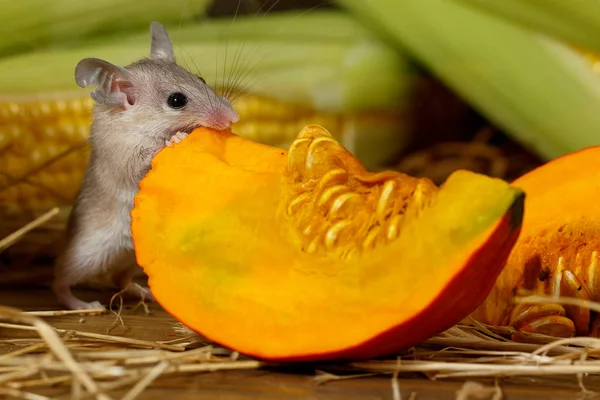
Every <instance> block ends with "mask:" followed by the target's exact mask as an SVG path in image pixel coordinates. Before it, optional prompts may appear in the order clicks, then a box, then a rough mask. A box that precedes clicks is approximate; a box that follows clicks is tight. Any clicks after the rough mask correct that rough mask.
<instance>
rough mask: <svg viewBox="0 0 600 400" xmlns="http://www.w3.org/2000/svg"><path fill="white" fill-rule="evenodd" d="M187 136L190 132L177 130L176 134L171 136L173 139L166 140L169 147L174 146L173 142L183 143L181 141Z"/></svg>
mask: <svg viewBox="0 0 600 400" xmlns="http://www.w3.org/2000/svg"><path fill="white" fill-rule="evenodd" d="M187 136H188V134H187V133H185V132H177V133H176V134H174V135H173V136H171V139H169V140H165V144H166V145H167V146H169V147H173V143H181V141H182V140H183V139H185V138H186V137H187Z"/></svg>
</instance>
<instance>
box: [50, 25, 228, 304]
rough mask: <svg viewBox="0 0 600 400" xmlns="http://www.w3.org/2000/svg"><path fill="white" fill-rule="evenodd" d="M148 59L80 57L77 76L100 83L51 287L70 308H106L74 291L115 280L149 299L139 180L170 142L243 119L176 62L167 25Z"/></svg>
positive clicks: (155, 30) (155, 29) (83, 82)
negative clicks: (135, 215)
mask: <svg viewBox="0 0 600 400" xmlns="http://www.w3.org/2000/svg"><path fill="white" fill-rule="evenodd" d="M150 32H151V36H152V41H151V46H150V56H149V57H147V58H143V59H141V60H139V61H136V62H134V63H132V64H130V65H128V66H125V67H120V66H117V65H113V64H111V63H109V62H107V61H103V60H100V59H97V58H86V59H83V60H81V61H80V62H79V63H78V64H77V67H76V68H75V81H76V82H77V84H78V85H79V86H81V87H87V86H97V88H96V89H94V90H93V91H92V92H91V94H90V95H91V97H92V98H93V99H94V100H95V104H94V109H93V122H92V125H91V132H90V137H89V141H90V147H91V154H90V160H89V164H88V166H87V169H86V172H85V176H84V179H83V182H82V185H81V188H80V190H79V193H78V195H77V197H76V200H75V203H74V205H73V208H72V211H71V214H70V216H69V219H68V222H67V238H66V239H67V241H66V247H65V249H64V251H63V252H62V253H61V254H60V255H59V256H58V257H57V260H56V264H55V269H54V273H55V275H54V282H53V285H52V289H53V291H54V293H55V294H56V297H57V299H58V301H59V302H60V303H61V304H62V305H63V306H65V307H67V308H69V309H92V308H105V307H104V306H103V305H102V304H101V303H100V302H98V301H94V302H90V303H87V302H85V301H83V300H81V299H79V298H77V297H75V296H74V295H73V293H72V292H71V287H73V286H76V285H78V284H81V283H88V284H90V283H91V284H92V285H94V284H98V283H100V284H101V285H106V284H108V285H115V286H117V287H118V288H120V290H121V291H122V293H123V294H125V295H130V296H133V297H135V298H145V299H148V300H152V296H151V293H150V291H149V289H148V288H146V287H141V286H138V285H135V284H133V283H132V278H133V276H134V274H135V273H136V272H138V271H141V269H140V268H139V266H138V265H137V263H136V259H135V253H134V249H133V242H132V237H131V231H130V212H131V209H132V208H133V200H134V196H135V195H136V193H137V192H138V188H139V182H140V180H141V179H142V178H143V177H144V176H145V175H146V173H147V172H148V171H149V170H150V167H151V160H152V158H153V157H154V155H155V154H156V153H158V151H160V150H161V149H162V148H164V147H165V146H173V145H174V143H180V142H181V141H182V140H185V138H186V136H187V135H188V134H189V133H190V132H191V131H192V130H193V129H194V128H196V127H199V126H205V127H209V128H213V129H217V130H223V129H227V128H230V127H231V125H232V124H234V123H236V122H237V121H238V120H239V116H238V114H237V113H236V112H235V111H234V109H233V107H232V105H231V103H230V102H229V101H228V100H227V99H225V98H224V97H221V96H219V95H217V93H216V92H215V91H214V90H213V89H212V88H210V87H209V86H208V85H207V84H206V82H205V81H204V79H202V78H201V77H198V76H196V75H194V74H192V73H191V72H189V71H187V70H186V69H184V68H183V67H181V66H179V65H178V64H177V63H176V60H175V54H174V51H173V45H172V43H171V39H170V38H169V36H168V34H167V31H166V30H165V28H164V27H163V26H162V25H161V24H160V23H158V22H153V23H152V24H151V25H150Z"/></svg>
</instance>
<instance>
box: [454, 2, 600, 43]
mask: <svg viewBox="0 0 600 400" xmlns="http://www.w3.org/2000/svg"><path fill="white" fill-rule="evenodd" d="M456 1H459V2H463V3H465V4H467V5H469V6H475V7H478V8H480V9H481V10H484V11H487V12H490V13H492V14H495V15H498V16H500V17H503V18H506V19H507V20H508V21H510V22H515V23H519V24H522V25H523V26H525V27H528V28H531V29H533V30H539V31H540V32H545V33H546V34H548V35H551V36H554V37H556V38H558V39H561V40H564V41H567V42H570V43H573V44H577V45H579V46H581V47H586V48H588V49H590V50H594V51H596V52H600V2H599V1H598V0H568V1H565V0H543V1H540V0H501V1H498V0H456Z"/></svg>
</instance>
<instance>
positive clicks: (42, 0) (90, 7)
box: [0, 0, 211, 56]
mask: <svg viewBox="0 0 600 400" xmlns="http://www.w3.org/2000/svg"><path fill="white" fill-rule="evenodd" d="M210 4H211V0H169V1H164V0H144V2H136V1H131V0H89V1H85V0H82V1H65V0H19V1H4V2H2V11H1V12H0V56H6V55H10V54H15V53H19V52H20V53H22V52H27V51H31V50H35V49H38V48H40V47H45V46H52V47H61V46H65V45H68V44H70V43H75V42H79V41H83V40H85V39H86V38H87V37H89V36H93V35H98V34H111V33H113V34H114V33H118V34H122V32H124V31H131V30H136V29H139V28H141V27H143V26H148V25H149V24H150V22H152V21H153V20H159V21H161V22H163V23H179V22H186V21H190V20H191V19H192V18H195V17H197V16H199V15H203V14H204V13H205V11H206V9H207V8H208V6H210Z"/></svg>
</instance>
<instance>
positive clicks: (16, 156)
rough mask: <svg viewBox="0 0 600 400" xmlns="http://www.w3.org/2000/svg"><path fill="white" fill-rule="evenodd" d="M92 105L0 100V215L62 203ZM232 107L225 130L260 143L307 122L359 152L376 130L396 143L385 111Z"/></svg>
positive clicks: (62, 99)
mask: <svg viewBox="0 0 600 400" xmlns="http://www.w3.org/2000/svg"><path fill="white" fill-rule="evenodd" d="M92 106H93V100H92V99H91V98H90V97H89V96H88V95H81V94H77V95H74V96H70V97H67V96H65V95H56V96H55V97H54V98H46V99H39V98H36V99H33V100H18V101H9V100H4V101H3V100H0V221H2V219H3V218H9V217H12V218H14V217H18V216H19V215H20V216H26V217H24V219H30V218H32V216H34V215H37V214H39V213H42V212H45V211H47V210H48V209H50V208H51V207H54V206H67V207H68V206H70V204H71V203H72V201H73V200H74V197H75V195H76V193H77V190H78V189H79V185H80V183H81V179H82V178H83V174H84V172H85V166H86V164H87V161H88V154H89V148H88V146H87V143H86V138H87V137H88V135H89V128H90V123H91V110H92ZM234 107H235V108H236V110H237V111H238V113H239V114H240V122H239V123H238V124H236V125H235V126H234V127H233V131H234V132H236V133H238V134H240V135H241V136H243V137H246V138H249V139H252V140H255V141H258V142H262V143H265V144H270V145H275V146H281V147H287V145H288V144H289V143H290V142H291V141H292V140H293V138H294V137H295V136H296V135H297V133H298V132H299V131H300V130H301V129H302V128H303V127H304V126H305V125H307V124H320V125H322V126H324V127H325V128H326V129H328V130H330V131H331V132H332V134H334V135H336V136H337V138H338V139H339V140H340V141H342V142H343V143H344V144H345V145H346V146H347V147H348V148H349V149H350V150H351V151H358V152H359V153H360V151H363V150H364V149H367V150H368V147H367V146H368V145H370V146H372V147H373V149H374V150H373V151H378V152H380V151H381V146H380V145H378V143H377V138H378V137H380V138H383V140H387V141H390V135H393V136H394V137H398V138H399V139H397V141H398V148H401V147H402V146H403V144H404V143H402V140H401V139H400V138H401V137H402V135H397V129H399V127H400V126H401V122H402V121H401V119H399V118H396V115H395V113H394V112H393V111H389V112H388V111H381V112H377V113H375V112H372V113H364V114H351V115H350V114H348V115H344V114H334V113H323V112H317V111H314V110H311V109H307V108H303V107H298V106H295V105H291V104H285V103H281V102H279V101H274V100H270V99H266V98H264V97H257V96H254V95H246V96H242V97H240V98H238V100H237V101H236V103H235V105H234ZM365 127H366V128H365ZM382 128H383V129H382ZM366 129H368V130H369V131H370V132H369V135H367V136H368V138H365V143H363V144H360V143H359V141H358V140H357V139H360V137H365V135H360V133H361V130H362V131H365V130H366ZM371 131H372V132H371ZM382 132H383V135H382V134H381V133H382ZM363 133H364V132H363ZM386 134H387V135H388V136H387V137H385V135H386ZM378 146H379V147H378ZM388 147H389V146H388ZM357 149H358V150H357ZM365 151H366V150H365ZM5 221H6V219H5ZM3 233H4V232H1V229H0V237H1V236H2V234H3Z"/></svg>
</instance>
